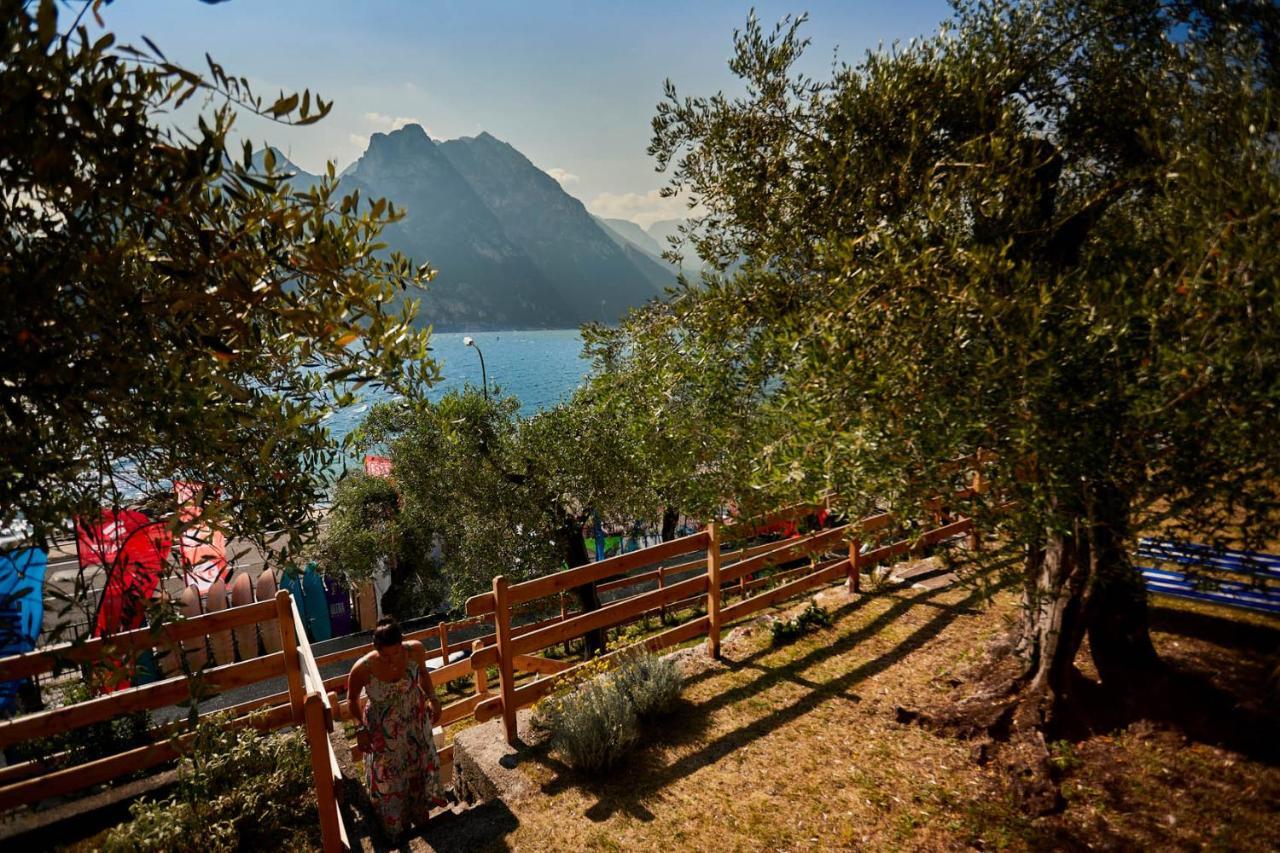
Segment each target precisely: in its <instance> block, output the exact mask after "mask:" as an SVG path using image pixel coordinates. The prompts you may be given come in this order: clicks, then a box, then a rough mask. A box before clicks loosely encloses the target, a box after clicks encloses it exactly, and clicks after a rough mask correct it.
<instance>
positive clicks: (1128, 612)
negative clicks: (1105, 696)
mask: <svg viewBox="0 0 1280 853" xmlns="http://www.w3.org/2000/svg"><path fill="white" fill-rule="evenodd" d="M1094 494H1095V495H1101V496H1102V498H1101V499H1100V500H1096V501H1094V502H1091V506H1090V510H1091V512H1090V513H1089V515H1090V516H1091V517H1090V518H1087V519H1086V518H1083V517H1082V518H1079V519H1077V521H1076V523H1075V524H1074V525H1073V526H1072V527H1071V529H1069V530H1067V531H1061V532H1054V533H1052V534H1050V535H1049V536H1048V537H1047V538H1046V540H1045V543H1044V545H1043V546H1042V547H1032V548H1030V549H1028V554H1027V565H1026V573H1025V576H1024V580H1023V583H1024V586H1023V622H1022V631H1021V635H1020V637H1019V641H1018V644H1017V647H1016V650H1017V652H1018V654H1019V655H1020V656H1021V657H1022V659H1023V660H1024V661H1025V664H1026V672H1025V676H1026V685H1027V693H1028V695H1027V697H1026V698H1027V699H1029V700H1032V701H1033V702H1034V703H1036V704H1038V705H1039V706H1040V719H1039V721H1038V722H1039V724H1041V725H1044V726H1047V727H1049V728H1052V725H1053V722H1054V718H1055V716H1056V714H1057V712H1058V710H1059V709H1060V707H1061V703H1062V702H1063V701H1064V700H1066V699H1068V697H1069V695H1070V691H1071V684H1072V681H1073V678H1074V677H1075V661H1076V656H1077V655H1078V653H1079V650H1080V644H1081V642H1082V641H1083V640H1084V638H1085V636H1088V637H1089V649H1090V653H1091V655H1092V657H1093V661H1094V664H1095V665H1096V667H1097V670H1098V674H1099V677H1100V678H1101V681H1102V686H1103V688H1104V689H1107V690H1108V691H1111V692H1114V693H1116V694H1117V695H1118V696H1122V695H1123V694H1125V693H1132V692H1133V691H1134V690H1136V689H1139V688H1140V687H1141V685H1143V684H1144V683H1146V682H1148V680H1149V679H1150V677H1151V676H1152V674H1153V673H1154V672H1155V670H1156V666H1157V658H1156V653H1155V649H1154V648H1153V647H1152V645H1151V638H1150V635H1149V633H1148V627H1147V599H1146V589H1145V587H1144V586H1143V583H1142V579H1141V577H1140V576H1139V575H1138V573H1137V572H1136V571H1134V569H1133V566H1132V565H1131V563H1130V561H1129V555H1128V552H1127V550H1126V546H1127V544H1128V541H1129V525H1128V512H1127V506H1126V504H1125V503H1124V501H1123V498H1122V496H1121V495H1119V494H1117V493H1115V492H1114V490H1110V491H1105V490H1103V489H1097V490H1095V492H1094Z"/></svg>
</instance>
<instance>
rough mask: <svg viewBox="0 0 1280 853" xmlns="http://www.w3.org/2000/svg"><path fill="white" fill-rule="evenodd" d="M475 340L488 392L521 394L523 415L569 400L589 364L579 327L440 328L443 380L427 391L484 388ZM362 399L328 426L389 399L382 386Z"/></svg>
mask: <svg viewBox="0 0 1280 853" xmlns="http://www.w3.org/2000/svg"><path fill="white" fill-rule="evenodd" d="M466 337H471V338H474V339H475V342H476V345H477V346H478V347H479V348H480V350H481V351H483V352H484V364H485V369H486V370H487V372H488V375H489V393H490V394H493V393H495V388H496V389H497V390H498V392H500V393H501V394H503V395H504V396H506V395H510V396H514V397H518V398H519V400H520V414H521V415H525V416H528V415H532V414H534V413H536V412H539V411H541V410H543V409H546V408H549V407H551V406H554V405H555V404H556V403H558V402H560V401H561V400H565V399H568V397H569V396H570V395H571V394H572V393H573V392H574V390H575V389H576V388H577V387H578V385H579V384H580V383H581V382H582V378H583V377H584V376H586V374H587V369H588V368H589V367H590V364H589V363H588V362H587V361H585V360H583V358H582V356H581V354H582V336H581V335H579V334H578V330H577V329H551V330H536V331H527V332H520V331H515V332H513V331H506V332H441V333H437V334H433V335H432V336H431V354H432V356H433V357H434V358H435V360H436V361H437V362H438V363H439V364H440V372H441V373H442V374H443V378H442V380H441V381H440V382H439V383H438V384H437V385H435V386H434V387H433V388H432V389H431V390H430V391H429V392H428V393H427V396H428V398H430V399H432V400H438V399H440V398H441V397H443V396H444V395H445V394H446V393H447V392H449V391H451V390H453V389H455V388H461V387H463V386H464V385H473V386H475V387H477V388H479V387H480V357H479V356H478V355H477V354H476V350H475V349H474V348H473V347H468V346H466V345H465V344H463V342H462V340H463V338H466ZM362 397H363V399H362V400H361V402H359V403H357V404H356V405H354V406H351V407H349V408H347V409H343V410H341V411H338V412H335V413H334V415H333V417H332V418H330V419H329V422H328V426H329V430H330V431H331V432H332V433H333V435H334V436H335V437H338V438H341V437H342V436H345V435H346V434H347V433H349V432H350V431H351V430H352V429H354V428H355V427H356V426H358V425H359V424H360V421H361V420H362V419H363V418H364V416H365V414H366V413H367V412H368V407H369V405H370V404H372V403H376V402H380V401H383V400H386V399H388V395H387V394H386V393H384V392H381V391H373V390H365V391H364V392H362Z"/></svg>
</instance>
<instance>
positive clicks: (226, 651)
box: [204, 578, 235, 664]
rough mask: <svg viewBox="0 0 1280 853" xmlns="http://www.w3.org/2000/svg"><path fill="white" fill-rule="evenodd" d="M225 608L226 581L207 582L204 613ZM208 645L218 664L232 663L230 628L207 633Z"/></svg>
mask: <svg viewBox="0 0 1280 853" xmlns="http://www.w3.org/2000/svg"><path fill="white" fill-rule="evenodd" d="M226 609H227V583H226V581H224V580H223V579H222V578H218V579H217V580H215V581H214V582H213V583H211V584H209V594H208V596H207V597H206V598H205V603H204V610H205V612H206V613H217V612H218V611H220V610H226ZM209 645H210V646H211V647H212V648H213V659H214V660H215V661H216V662H218V663H219V664H224V663H232V662H233V661H234V660H235V654H234V651H233V649H232V645H231V630H230V629H229V628H228V629H227V630H224V631H214V632H213V633H212V634H210V635H209Z"/></svg>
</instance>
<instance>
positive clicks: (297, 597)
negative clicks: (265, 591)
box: [276, 569, 311, 639]
mask: <svg viewBox="0 0 1280 853" xmlns="http://www.w3.org/2000/svg"><path fill="white" fill-rule="evenodd" d="M276 583H278V584H280V588H281V589H283V590H284V591H285V592H287V593H289V595H290V596H292V597H293V606H294V607H296V608H298V615H299V616H301V617H302V628H303V630H305V631H306V632H307V637H308V639H309V638H310V637H311V625H310V624H309V623H308V622H307V603H306V600H305V599H304V598H303V596H302V574H301V573H300V572H298V571H297V570H296V569H294V570H290V569H285V570H284V571H282V572H280V574H279V576H278V577H277V578H276Z"/></svg>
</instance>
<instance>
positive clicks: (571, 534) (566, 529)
mask: <svg viewBox="0 0 1280 853" xmlns="http://www.w3.org/2000/svg"><path fill="white" fill-rule="evenodd" d="M582 522H583V518H579V517H574V516H568V517H566V518H565V520H564V522H563V523H562V524H561V527H560V540H561V545H562V547H563V548H564V555H565V563H566V564H567V565H568V567H569V568H571V569H576V568H577V567H578V566H585V565H586V564H587V563H588V562H590V558H589V557H588V555H587V545H586V543H585V542H583V541H582ZM572 592H573V595H574V597H576V598H577V599H578V604H579V605H580V606H581V607H582V612H583V613H590V612H591V611H593V610H599V609H600V592H599V591H598V590H597V589H596V584H595V582H594V581H592V582H591V583H588V584H583V585H582V586H579V587H575V588H574V589H573V590H572ZM582 643H583V651H584V653H585V654H586V656H587V657H589V658H590V657H594V656H596V655H598V654H601V653H602V652H604V650H605V646H606V641H605V632H604V629H603V628H598V629H596V630H594V631H588V632H587V633H586V634H584V635H583V637H582Z"/></svg>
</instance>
